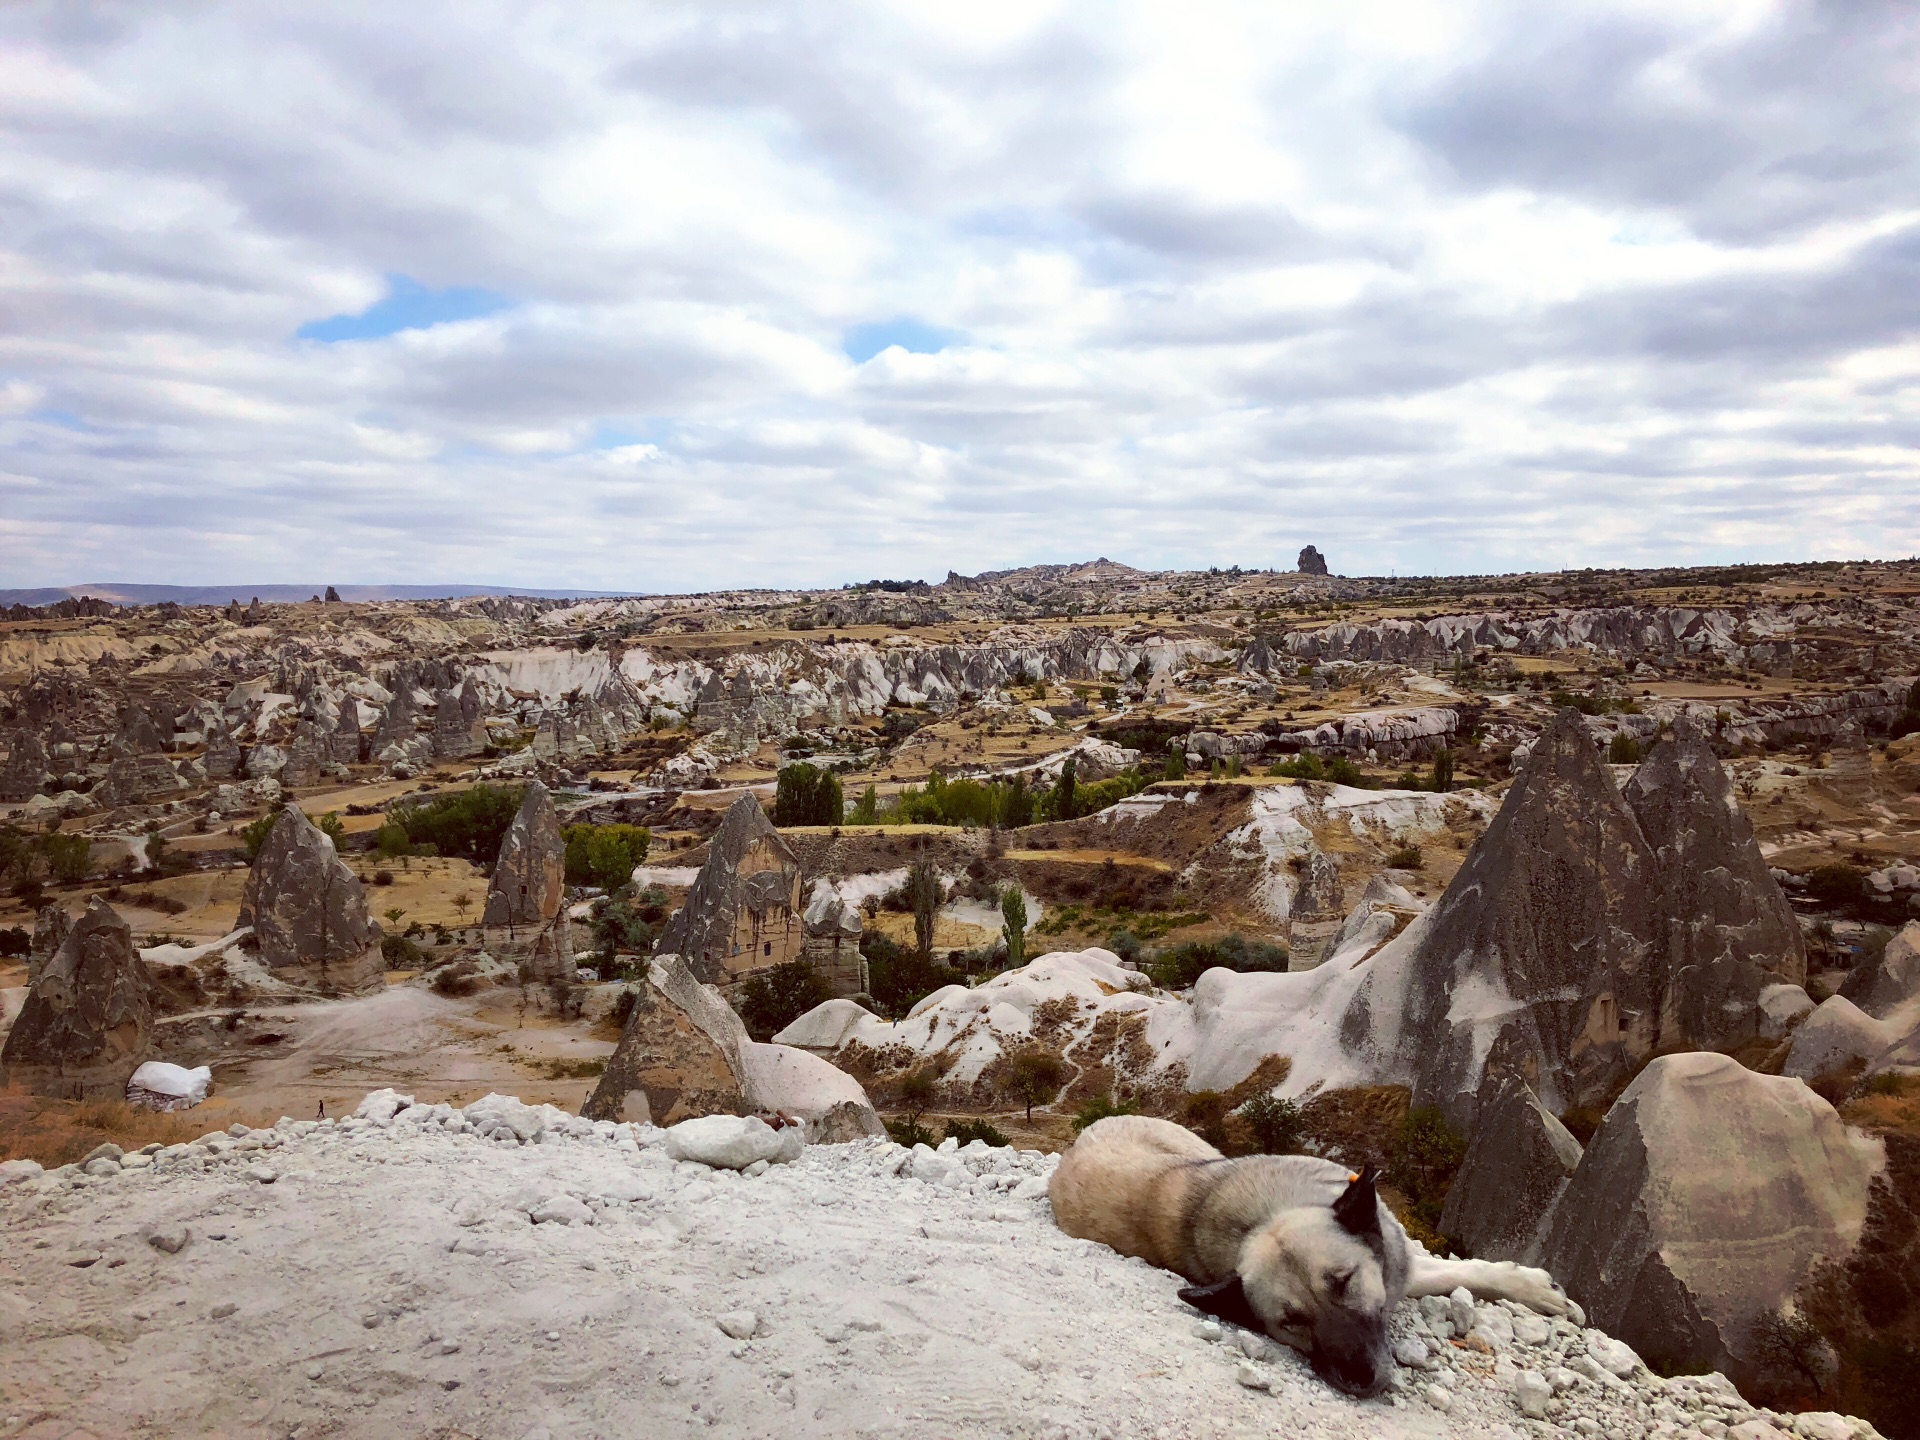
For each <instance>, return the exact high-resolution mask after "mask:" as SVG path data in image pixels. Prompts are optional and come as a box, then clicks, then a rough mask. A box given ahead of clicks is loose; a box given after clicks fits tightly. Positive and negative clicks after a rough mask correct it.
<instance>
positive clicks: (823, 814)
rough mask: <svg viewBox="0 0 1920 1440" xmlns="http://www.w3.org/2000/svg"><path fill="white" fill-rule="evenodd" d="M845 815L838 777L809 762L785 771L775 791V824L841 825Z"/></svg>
mask: <svg viewBox="0 0 1920 1440" xmlns="http://www.w3.org/2000/svg"><path fill="white" fill-rule="evenodd" d="M844 815H845V801H844V800H843V799H842V797H841V793H840V777H839V776H838V775H836V774H834V773H833V772H832V771H831V770H823V769H821V768H820V767H819V766H818V765H809V764H807V763H806V762H805V761H799V762H796V763H795V764H792V765H786V766H782V767H781V770H780V775H779V778H778V779H777V780H776V781H775V782H774V790H773V823H774V824H776V825H838V824H839V823H840V822H841V819H842V818H843V816H844Z"/></svg>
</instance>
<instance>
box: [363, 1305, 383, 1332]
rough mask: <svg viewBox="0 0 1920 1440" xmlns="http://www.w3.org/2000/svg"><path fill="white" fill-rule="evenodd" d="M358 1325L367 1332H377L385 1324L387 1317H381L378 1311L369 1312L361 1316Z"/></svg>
mask: <svg viewBox="0 0 1920 1440" xmlns="http://www.w3.org/2000/svg"><path fill="white" fill-rule="evenodd" d="M360 1323H361V1324H362V1325H364V1326H366V1327H367V1329H369V1330H378V1329H379V1328H380V1327H381V1326H382V1325H384V1324H386V1323H387V1317H386V1316H384V1315H382V1314H381V1313H380V1312H379V1311H377V1310H373V1311H369V1312H368V1313H367V1314H365V1315H362V1316H361V1317H360Z"/></svg>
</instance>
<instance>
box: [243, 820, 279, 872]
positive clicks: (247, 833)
mask: <svg viewBox="0 0 1920 1440" xmlns="http://www.w3.org/2000/svg"><path fill="white" fill-rule="evenodd" d="M279 818H280V817H279V813H278V812H277V811H273V810H269V811H268V812H267V813H266V814H264V815H262V816H261V817H260V818H259V819H258V820H250V821H248V822H247V827H246V829H244V830H242V831H241V832H240V843H241V845H243V846H244V847H245V848H246V852H247V863H248V864H249V865H251V864H252V863H253V862H254V861H256V860H258V859H259V858H260V848H261V847H262V846H263V845H265V844H266V843H267V836H269V835H271V834H272V833H273V822H274V821H275V820H277V819H279Z"/></svg>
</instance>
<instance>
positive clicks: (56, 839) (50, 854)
mask: <svg viewBox="0 0 1920 1440" xmlns="http://www.w3.org/2000/svg"><path fill="white" fill-rule="evenodd" d="M40 849H41V851H42V852H43V853H44V854H45V855H46V857H47V873H48V874H50V875H52V876H53V878H54V880H55V881H56V882H57V883H58V884H61V885H73V884H77V883H78V882H79V881H82V880H84V879H86V878H87V871H88V870H89V869H91V868H92V855H93V846H92V844H91V842H89V841H88V839H87V837H86V836H84V835H62V834H61V833H60V832H59V831H57V830H56V831H54V832H53V833H52V834H49V835H43V836H41V837H40Z"/></svg>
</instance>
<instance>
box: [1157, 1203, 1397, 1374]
mask: <svg viewBox="0 0 1920 1440" xmlns="http://www.w3.org/2000/svg"><path fill="white" fill-rule="evenodd" d="M1373 1182H1374V1171H1373V1168H1372V1167H1371V1166H1369V1167H1367V1168H1366V1169H1365V1170H1363V1171H1362V1172H1361V1173H1360V1174H1359V1175H1357V1176H1355V1177H1354V1178H1353V1179H1352V1180H1351V1181H1350V1182H1349V1183H1348V1185H1347V1188H1346V1190H1345V1191H1344V1192H1343V1193H1342V1194H1341V1196H1340V1198H1339V1199H1338V1200H1337V1201H1335V1202H1334V1204H1332V1205H1331V1206H1325V1207H1323V1206H1317V1205H1309V1206H1302V1207H1299V1208H1296V1209H1290V1210H1283V1211H1281V1212H1280V1213H1279V1214H1278V1215H1275V1216H1274V1217H1273V1218H1272V1219H1271V1220H1269V1221H1268V1222H1267V1223H1266V1224H1265V1225H1262V1226H1261V1227H1260V1228H1259V1229H1257V1230H1255V1231H1254V1232H1253V1233H1252V1234H1251V1235H1249V1236H1248V1237H1247V1241H1246V1244H1245V1245H1243V1246H1242V1247H1241V1250H1240V1263H1239V1266H1238V1268H1237V1269H1236V1270H1235V1272H1234V1273H1233V1274H1232V1275H1230V1276H1228V1277H1227V1278H1226V1279H1225V1280H1222V1281H1220V1282H1219V1283H1218V1284H1215V1285H1204V1286H1194V1287H1191V1288H1189V1289H1185V1290H1182V1291H1181V1292H1180V1298H1181V1299H1182V1300H1185V1301H1186V1302H1187V1303H1188V1304H1189V1305H1192V1306H1194V1307H1195V1308H1196V1309H1199V1310H1204V1311H1205V1312H1206V1313H1207V1314H1209V1315H1216V1316H1218V1317H1219V1318H1220V1319H1222V1320H1227V1321H1231V1322H1232V1323H1233V1324H1235V1325H1240V1326H1243V1327H1245V1328H1246V1329H1249V1330H1257V1331H1262V1332H1264V1333H1266V1334H1268V1335H1271V1336H1272V1337H1273V1338H1274V1339H1276V1340H1279V1341H1281V1342H1283V1343H1285V1344H1288V1345H1292V1346H1294V1347H1295V1348H1297V1349H1301V1350H1305V1351H1306V1352H1307V1353H1308V1354H1309V1355H1310V1356H1311V1357H1312V1358H1313V1368H1314V1369H1315V1370H1317V1371H1318V1372H1319V1373H1320V1375H1321V1377H1322V1378H1323V1379H1325V1380H1326V1381H1327V1382H1328V1383H1329V1384H1331V1385H1334V1386H1336V1387H1337V1388H1339V1389H1341V1390H1344V1391H1346V1392H1347V1393H1348V1394H1349V1395H1362V1396H1364V1395H1377V1394H1378V1393H1379V1392H1380V1391H1381V1390H1382V1389H1384V1388H1385V1387H1386V1384H1387V1380H1388V1378H1389V1377H1390V1376H1391V1375H1392V1374H1393V1352H1392V1350H1391V1349H1390V1348H1389V1347H1388V1345H1387V1316H1388V1314H1389V1313H1390V1312H1391V1311H1392V1309H1393V1307H1394V1305H1396V1304H1397V1303H1398V1302H1399V1300H1400V1298H1401V1293H1402V1292H1403V1291H1404V1289H1405V1287H1406V1269H1405V1260H1404V1258H1403V1257H1401V1256H1398V1255H1395V1254H1392V1253H1390V1252H1389V1250H1388V1247H1387V1245H1386V1242H1385V1237H1384V1236H1383V1235H1382V1233H1381V1230H1380V1205H1379V1200H1378V1198H1377V1197H1376V1195H1375V1194H1374V1188H1373Z"/></svg>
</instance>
